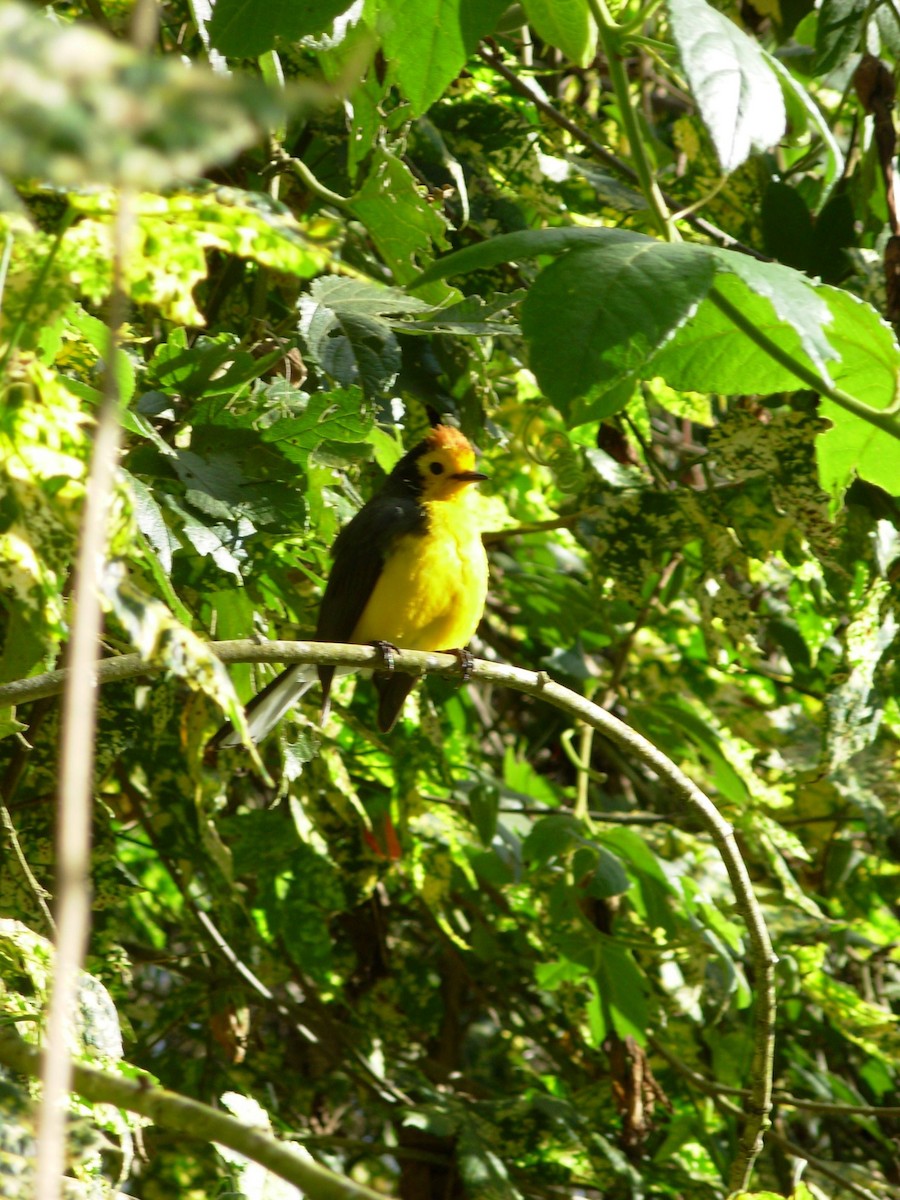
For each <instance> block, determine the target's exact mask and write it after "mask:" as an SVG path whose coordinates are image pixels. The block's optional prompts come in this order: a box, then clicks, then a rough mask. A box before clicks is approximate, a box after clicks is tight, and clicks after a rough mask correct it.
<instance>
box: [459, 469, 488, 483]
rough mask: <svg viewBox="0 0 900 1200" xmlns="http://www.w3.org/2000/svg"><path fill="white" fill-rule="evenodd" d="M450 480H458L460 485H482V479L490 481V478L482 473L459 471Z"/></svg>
mask: <svg viewBox="0 0 900 1200" xmlns="http://www.w3.org/2000/svg"><path fill="white" fill-rule="evenodd" d="M450 478H451V479H458V480H459V482H460V483H481V481H482V479H488V478H490V476H488V475H484V474H483V473H482V472H481V471H457V472H455V474H453V475H451V476H450Z"/></svg>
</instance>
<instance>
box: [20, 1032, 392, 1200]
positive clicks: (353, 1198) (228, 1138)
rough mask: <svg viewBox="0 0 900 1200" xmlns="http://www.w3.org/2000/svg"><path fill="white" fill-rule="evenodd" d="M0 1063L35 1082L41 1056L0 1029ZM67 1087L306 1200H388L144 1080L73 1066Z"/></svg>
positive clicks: (234, 1121)
mask: <svg viewBox="0 0 900 1200" xmlns="http://www.w3.org/2000/svg"><path fill="white" fill-rule="evenodd" d="M0 1063H3V1065H4V1066H7V1067H12V1069H13V1070H14V1071H18V1072H20V1073H21V1074H23V1075H29V1076H31V1078H32V1079H36V1078H38V1076H39V1074H40V1069H41V1054H40V1052H39V1051H38V1050H37V1048H36V1047H35V1046H31V1045H29V1044H28V1042H26V1041H24V1040H23V1039H22V1038H21V1037H20V1036H19V1034H18V1033H16V1032H15V1031H14V1030H12V1029H0ZM73 1087H74V1090H75V1091H76V1092H77V1093H78V1094H79V1095H80V1096H83V1097H84V1099H85V1100H89V1101H90V1102H91V1103H92V1104H114V1105H115V1106H116V1107H117V1108H124V1109H127V1111H128V1112H134V1113H139V1114H140V1115H141V1116H142V1117H149V1119H150V1120H151V1121H152V1122H153V1123H154V1124H155V1125H159V1126H160V1127H161V1128H164V1129H172V1130H174V1131H175V1132H176V1133H182V1134H187V1136H188V1137H194V1138H202V1139H203V1140H204V1141H208V1142H219V1143H221V1145H223V1146H228V1148H229V1149H231V1150H236V1151H237V1152H238V1154H243V1155H244V1157H245V1158H249V1159H251V1160H252V1161H253V1162H255V1163H259V1164H260V1165H261V1166H263V1167H265V1168H266V1169H267V1170H269V1171H271V1172H272V1174H273V1175H278V1176H279V1177H280V1178H281V1179H286V1180H287V1181H288V1183H292V1184H294V1186H295V1187H298V1188H300V1190H301V1191H302V1192H303V1194H304V1195H308V1196H309V1197H310V1198H311V1200H389V1197H386V1196H384V1195H383V1194H382V1193H380V1192H374V1191H372V1189H371V1188H367V1187H365V1186H364V1185H363V1184H361V1183H354V1181H353V1180H352V1179H347V1178H345V1177H344V1176H341V1175H336V1174H335V1173H334V1172H333V1171H329V1170H328V1169H327V1167H323V1166H320V1165H319V1163H317V1162H315V1161H314V1159H312V1158H311V1157H309V1156H308V1155H307V1154H306V1153H305V1152H304V1151H303V1150H302V1149H300V1148H298V1147H296V1146H292V1145H290V1144H289V1143H287V1142H280V1141H278V1140H277V1139H276V1138H274V1137H272V1136H271V1135H270V1134H268V1133H266V1132H265V1131H263V1130H262V1129H252V1128H250V1127H248V1126H247V1125H246V1124H245V1122H243V1121H239V1120H238V1119H237V1118H236V1117H231V1116H228V1115H227V1114H226V1113H223V1112H219V1111H218V1110H217V1109H215V1108H210V1107H209V1105H207V1104H201V1103H200V1102H199V1101H198V1100H191V1099H190V1098H189V1097H187V1096H180V1095H178V1093H177V1092H170V1091H167V1090H166V1089H165V1088H161V1087H154V1086H152V1085H150V1084H149V1083H148V1082H147V1080H146V1079H138V1080H131V1079H123V1078H122V1077H121V1076H119V1075H113V1074H111V1073H110V1072H108V1071H99V1070H97V1068H96V1067H84V1066H78V1065H76V1066H75V1068H74V1077H73Z"/></svg>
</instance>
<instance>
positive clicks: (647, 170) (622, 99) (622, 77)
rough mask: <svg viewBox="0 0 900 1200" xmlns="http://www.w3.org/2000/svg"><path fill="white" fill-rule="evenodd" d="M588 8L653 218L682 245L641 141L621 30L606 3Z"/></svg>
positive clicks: (600, 0) (598, 0) (596, 0)
mask: <svg viewBox="0 0 900 1200" xmlns="http://www.w3.org/2000/svg"><path fill="white" fill-rule="evenodd" d="M588 5H589V6H590V9H591V13H592V14H593V17H594V20H595V21H596V22H597V33H598V36H599V40H600V45H601V46H602V47H603V54H604V56H605V58H606V62H607V66H608V67H609V77H610V80H611V81H612V86H613V92H614V93H615V97H616V103H617V104H618V106H619V113H620V114H621V117H622V125H623V127H624V129H625V136H626V137H627V138H628V146H629V149H630V150H631V157H632V158H633V159H634V168H635V171H636V172H637V177H638V183H639V184H640V187H641V191H642V192H643V193H644V197H645V198H646V201H647V203H648V204H649V205H650V211H651V212H652V214H653V218H654V220H655V222H656V226H657V229H658V230H659V232H660V235H661V236H662V237H663V238H664V239H665V240H666V241H667V242H677V241H680V240H681V239H680V235H679V233H678V230H677V229H676V227H675V222H674V221H673V220H672V217H671V214H670V213H669V209H668V206H667V205H666V201H665V198H664V197H663V194H662V191H661V190H660V187H659V184H658V183H657V182H656V178H655V176H654V174H653V170H652V168H651V166H650V160H649V158H648V156H647V152H646V149H645V147H644V140H643V138H642V137H641V130H640V126H639V125H638V120H637V117H636V115H635V110H634V108H633V107H632V100H631V91H630V89H629V86H628V76H627V75H626V74H625V68H624V67H623V66H622V58H621V37H620V29H619V26H618V25H617V24H616V22H615V21H614V20H613V19H612V17H611V16H610V14H609V9H608V8H607V7H606V0H588Z"/></svg>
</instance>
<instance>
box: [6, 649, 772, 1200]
mask: <svg viewBox="0 0 900 1200" xmlns="http://www.w3.org/2000/svg"><path fill="white" fill-rule="evenodd" d="M210 649H211V650H213V651H214V652H215V654H216V655H217V656H218V657H219V658H220V659H221V660H222V661H223V662H232V663H252V662H270V663H271V662H275V663H307V664H309V665H312V666H342V667H350V668H358V669H359V668H367V667H369V668H376V667H380V666H382V664H383V657H382V654H381V651H380V650H376V649H374V648H373V647H371V646H358V645H346V644H343V643H334V642H275V641H272V642H263V643H258V642H255V641H250V640H248V641H233V642H212V643H210ZM395 666H396V669H397V670H398V671H403V672H405V673H406V674H409V675H424V674H426V673H427V672H431V673H434V674H439V675H453V674H458V673H459V671H460V664H459V661H458V659H457V657H456V656H455V655H452V654H438V653H423V652H421V651H415V650H400V651H398V652H397V653H396V656H395ZM165 667H166V664H165V663H163V662H155V663H154V662H147V661H146V660H144V659H141V658H140V657H139V656H138V655H136V654H131V655H127V656H123V657H121V658H112V659H107V660H105V661H104V662H102V663H100V664H99V668H98V670H97V679H98V683H108V682H112V681H113V680H125V679H130V678H136V677H138V676H141V675H152V674H156V673H159V672H161V671H163V670H165ZM65 674H66V673H65V671H51V672H49V673H48V674H47V675H43V676H36V677H34V678H33V679H25V680H19V681H18V682H16V683H8V684H4V685H2V686H0V705H3V704H23V703H25V702H26V701H27V700H35V699H37V698H38V697H40V696H48V695H53V694H54V693H56V692H58V691H59V690H60V689H61V687H62V684H63V680H64V679H65ZM470 678H472V679H477V680H482V681H483V682H485V683H492V684H497V685H499V686H501V687H509V688H512V689H514V690H515V691H519V692H524V693H525V694H526V695H530V696H537V697H538V698H539V699H541V700H545V701H547V703H548V704H552V705H553V706H554V707H555V708H558V709H559V710H560V711H561V712H564V713H566V714H567V715H568V716H570V717H572V719H573V720H577V721H582V722H584V723H585V724H586V725H589V726H590V727H591V728H592V729H596V730H597V731H598V732H599V733H601V734H602V735H603V736H604V737H606V738H608V739H609V740H610V741H611V742H613V743H614V744H615V745H616V746H618V747H620V748H621V749H623V750H625V751H627V752H628V753H629V754H631V755H632V756H633V757H634V758H635V759H637V760H638V761H640V762H642V763H643V764H644V765H645V766H646V767H649V768H650V770H652V771H653V772H654V773H655V774H656V775H657V776H658V777H659V778H660V779H661V780H662V781H663V782H664V783H666V784H667V785H668V786H669V789H670V791H671V794H672V796H673V798H674V799H677V800H679V801H681V802H682V803H683V804H684V805H686V806H687V807H688V808H689V809H690V810H691V812H692V813H693V815H694V816H695V817H696V818H697V820H698V821H699V822H700V824H701V825H702V827H703V828H704V829H705V830H706V832H707V833H708V834H709V836H710V837H711V839H712V841H713V843H714V844H715V846H716V849H717V850H718V851H719V854H720V856H721V858H722V862H723V863H724V865H725V869H726V871H727V872H728V877H729V879H730V880H731V886H732V888H733V890H734V897H735V903H736V906H737V909H738V912H739V913H740V916H741V918H742V920H743V922H744V925H745V926H746V929H747V936H748V939H749V943H750V953H751V959H752V965H753V972H754V978H755V982H756V986H757V1002H756V1013H755V1016H754V1036H753V1045H754V1051H753V1064H752V1067H751V1078H750V1089H749V1090H750V1095H749V1099H748V1102H747V1105H746V1110H745V1118H746V1119H745V1124H744V1130H743V1135H742V1138H741V1143H740V1147H739V1150H738V1156H737V1158H736V1160H735V1163H734V1165H733V1168H732V1187H733V1189H734V1190H737V1191H739V1190H741V1189H742V1188H745V1187H746V1186H747V1181H748V1179H749V1175H750V1172H751V1170H752V1167H753V1163H754V1160H755V1158H756V1156H757V1155H758V1153H759V1151H760V1149H761V1147H762V1135H763V1132H764V1130H765V1129H766V1128H767V1127H768V1123H769V1112H770V1110H771V1107H772V1056H773V1049H774V1039H775V982H774V965H775V961H776V960H775V955H774V953H773V950H772V943H771V941H770V939H769V933H768V930H767V928H766V923H765V920H764V918H763V915H762V910H761V908H760V906H759V904H758V903H757V900H756V897H755V895H754V894H753V885H752V884H751V882H750V876H749V874H748V873H747V868H746V865H745V864H744V860H743V858H742V857H741V853H740V850H739V849H738V846H737V842H736V841H735V837H734V830H733V828H732V826H731V825H730V824H729V823H728V822H727V821H726V820H725V819H724V817H723V816H722V815H721V813H720V812H719V811H718V809H717V808H716V806H715V805H714V804H713V802H712V801H711V800H710V799H709V798H708V797H707V796H706V795H705V794H704V793H703V792H702V791H701V790H700V788H699V787H697V785H696V784H695V783H694V782H693V781H692V780H690V779H689V778H688V777H687V775H685V774H684V772H683V771H681V770H680V769H679V768H678V767H677V766H676V765H675V764H674V763H673V762H672V761H671V760H670V759H668V758H667V757H666V756H665V755H664V754H663V753H662V752H661V751H660V750H658V749H657V748H656V746H654V745H653V744H652V742H649V741H647V739H646V738H644V737H642V736H641V735H640V734H639V733H636V732H635V730H633V729H631V728H629V726H628V725H626V724H625V723H624V722H623V721H620V720H619V719H618V718H617V717H614V716H612V715H611V714H610V713H608V712H606V710H605V709H603V708H600V706H599V705H597V704H593V703H591V701H589V700H586V699H585V698H584V697H583V696H579V695H578V693H577V692H573V691H572V690H571V689H570V688H567V687H564V686H563V685H562V684H560V683H556V682H555V681H554V680H552V679H551V678H550V676H549V675H547V674H546V673H545V672H543V671H540V672H537V673H535V672H534V671H524V670H522V669H521V668H520V667H510V666H507V665H505V664H503V663H493V662H486V661H485V660H484V659H476V660H475V661H474V665H473V666H472V669H471V672H470Z"/></svg>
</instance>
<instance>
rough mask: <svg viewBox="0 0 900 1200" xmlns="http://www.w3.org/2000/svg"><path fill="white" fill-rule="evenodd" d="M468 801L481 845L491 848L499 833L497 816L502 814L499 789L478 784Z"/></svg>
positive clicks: (470, 793)
mask: <svg viewBox="0 0 900 1200" xmlns="http://www.w3.org/2000/svg"><path fill="white" fill-rule="evenodd" d="M468 800H469V813H470V814H471V817H472V823H473V824H474V826H475V828H476V830H477V831H478V836H479V838H480V839H481V844H482V845H483V846H490V844H491V842H492V841H493V840H494V834H495V833H496V832H497V816H498V814H499V812H500V792H499V789H498V788H495V787H490V786H488V785H483V784H478V785H477V786H476V787H474V788H472V790H471V791H470V792H469V796H468Z"/></svg>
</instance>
